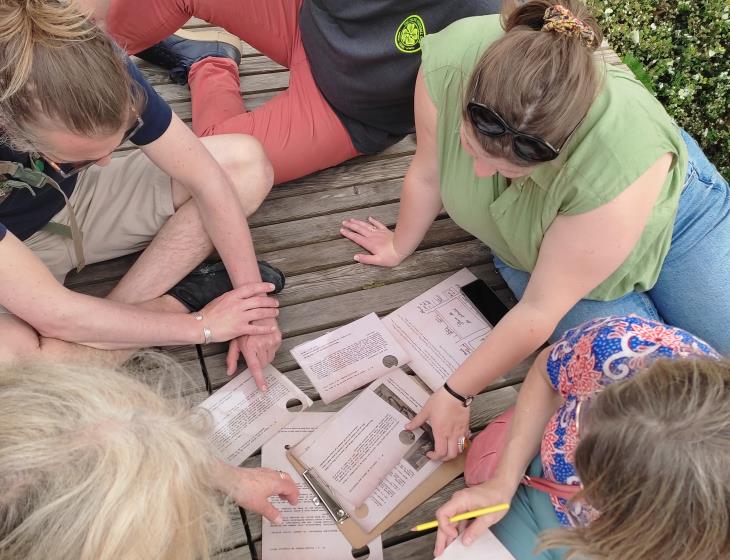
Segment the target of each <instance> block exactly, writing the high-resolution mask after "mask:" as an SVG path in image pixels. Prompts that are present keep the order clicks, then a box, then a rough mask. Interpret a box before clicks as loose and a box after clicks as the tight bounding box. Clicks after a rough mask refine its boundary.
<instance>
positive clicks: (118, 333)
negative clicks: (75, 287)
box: [0, 232, 277, 349]
mask: <svg viewBox="0 0 730 560" xmlns="http://www.w3.org/2000/svg"><path fill="white" fill-rule="evenodd" d="M0 262H3V263H12V264H7V265H5V266H2V267H0V304H1V305H3V306H4V307H6V308H7V309H8V310H9V311H10V312H11V313H13V314H14V315H16V316H17V317H19V318H20V319H22V320H24V321H25V322H27V323H28V324H29V325H31V326H32V327H33V328H34V329H35V330H37V331H38V333H39V334H40V335H41V336H45V337H47V338H56V339H59V340H65V341H67V342H75V343H78V344H84V345H87V346H93V347H96V348H103V349H112V348H113V349H122V348H139V347H141V346H164V345H172V344H199V343H202V342H203V341H204V336H203V327H207V328H209V329H210V330H211V334H212V335H213V339H214V340H215V341H225V340H230V339H231V338H233V337H236V336H240V335H241V334H245V333H249V332H262V331H263V332H266V330H267V329H269V328H270V327H263V328H262V327H257V326H254V325H251V324H250V322H251V321H252V320H256V319H260V318H264V317H270V316H273V315H275V314H276V312H277V309H276V302H275V300H273V299H272V298H264V297H251V296H254V295H256V294H258V293H260V292H259V291H260V290H271V289H273V287H271V285H270V284H251V285H248V286H244V287H241V288H239V289H238V290H236V291H233V292H229V293H228V294H226V295H224V296H221V298H219V299H218V300H215V301H213V302H211V304H209V305H208V306H206V307H205V308H204V309H203V311H202V315H203V318H204V319H203V321H198V320H196V319H195V317H194V316H192V315H189V314H187V313H164V312H158V311H147V310H145V309H142V308H140V307H137V306H133V305H127V304H123V303H119V302H115V301H111V300H107V299H101V298H96V297H91V296H88V295H85V294H79V293H77V292H73V291H71V290H69V289H67V288H65V287H64V286H62V285H61V284H59V283H58V281H57V280H56V279H55V278H54V277H53V275H52V274H51V273H50V271H49V270H48V268H46V266H45V265H44V264H43V263H42V262H41V261H40V259H38V257H36V256H35V255H34V254H33V252H32V251H31V250H30V249H28V248H27V247H26V246H25V244H23V243H22V242H21V241H20V240H18V239H17V238H16V237H15V236H14V235H12V234H11V233H9V232H8V233H7V234H6V235H5V238H4V239H2V240H1V241H0ZM266 286H269V287H268V288H267V287H266ZM269 305H271V306H270V307H269Z"/></svg>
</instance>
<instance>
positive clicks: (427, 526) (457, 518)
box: [411, 504, 509, 531]
mask: <svg viewBox="0 0 730 560" xmlns="http://www.w3.org/2000/svg"><path fill="white" fill-rule="evenodd" d="M506 509H509V504H497V505H496V506H489V507H485V508H482V509H475V510H474V511H467V512H466V513H460V514H459V515H455V516H454V517H451V518H449V521H451V522H452V523H456V522H457V521H464V520H465V519H474V518H475V517H481V516H482V515H489V514H490V513H497V512H498V511H504V510H506ZM438 526H439V522H438V521H429V522H428V523H421V524H420V525H416V526H415V527H413V528H412V529H411V531H425V530H427V529H433V528H434V527H438Z"/></svg>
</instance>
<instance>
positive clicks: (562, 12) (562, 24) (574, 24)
mask: <svg viewBox="0 0 730 560" xmlns="http://www.w3.org/2000/svg"><path fill="white" fill-rule="evenodd" d="M543 20H544V21H545V23H544V25H543V26H542V31H552V32H555V33H562V34H564V35H568V36H570V37H575V38H576V39H580V42H581V43H582V44H583V46H585V47H587V48H589V49H593V48H596V47H597V46H598V45H596V44H595V43H596V34H595V33H594V32H593V29H591V27H590V26H589V25H586V24H585V23H584V22H583V21H582V20H580V19H578V18H577V17H575V16H574V15H573V12H571V11H570V10H569V9H568V8H566V7H565V6H563V5H561V4H556V5H555V6H551V7H549V8H548V9H547V10H545V15H544V16H543Z"/></svg>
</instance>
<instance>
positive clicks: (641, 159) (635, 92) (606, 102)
mask: <svg viewBox="0 0 730 560" xmlns="http://www.w3.org/2000/svg"><path fill="white" fill-rule="evenodd" d="M598 71H599V72H603V73H604V75H603V80H602V86H601V91H600V92H599V94H598V95H597V96H596V99H595V101H594V102H593V104H592V106H591V108H590V110H589V111H588V114H587V115H586V117H585V119H584V120H583V122H582V123H581V124H580V126H579V127H578V128H577V129H576V130H575V132H574V133H573V136H572V137H571V138H570V139H569V140H568V142H567V143H566V146H565V148H564V150H563V151H564V152H565V155H563V154H561V162H560V163H561V170H560V171H561V173H560V182H561V185H562V189H564V190H565V192H564V200H563V206H562V207H561V209H560V210H561V212H563V213H568V214H577V213H582V212H586V211H588V210H591V209H592V208H595V207H596V206H599V205H601V204H605V203H606V202H609V201H610V200H613V199H614V198H615V197H616V196H618V195H619V194H620V193H621V192H623V191H624V190H625V189H626V188H628V187H629V186H630V185H632V184H633V183H634V182H635V181H636V180H637V179H638V178H639V177H640V176H641V175H643V174H644V172H646V171H647V170H648V169H649V168H650V167H651V166H652V165H653V164H654V163H656V162H657V160H658V159H659V158H660V157H661V156H662V155H664V154H667V153H669V154H671V155H672V156H673V162H672V167H671V169H670V181H671V182H672V183H673V185H674V187H675V188H676V184H679V182H680V181H681V180H683V178H684V172H685V169H686V163H687V149H686V146H685V144H684V140H683V139H682V136H681V134H680V131H679V128H678V127H677V125H676V123H675V122H674V121H673V120H672V118H671V117H670V116H669V115H668V114H667V112H666V111H665V110H664V108H663V107H662V106H661V104H660V103H659V102H658V101H657V100H656V98H654V96H653V95H652V94H651V92H649V91H648V90H647V89H646V88H645V87H644V86H643V84H641V83H640V82H639V81H638V80H636V79H635V78H634V77H633V76H631V75H630V74H628V72H626V71H624V70H622V69H620V68H616V67H613V66H610V65H606V64H603V63H600V64H599V65H598ZM545 179H546V180H549V178H548V177H546V178H545Z"/></svg>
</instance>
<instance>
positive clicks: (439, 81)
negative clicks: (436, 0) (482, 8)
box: [421, 15, 504, 102]
mask: <svg viewBox="0 0 730 560" xmlns="http://www.w3.org/2000/svg"><path fill="white" fill-rule="evenodd" d="M503 33H504V32H503V30H502V27H501V25H500V20H499V16H498V15H486V16H474V17H468V18H464V19H460V20H457V21H455V22H454V23H452V24H451V25H449V26H448V27H446V28H445V29H443V30H442V31H439V32H438V33H433V34H430V35H426V36H425V37H424V38H423V40H422V41H421V50H422V59H421V68H422V70H423V73H424V77H425V80H426V85H427V86H428V90H429V93H430V94H431V98H432V99H433V100H434V102H437V101H438V100H439V99H440V98H441V97H442V95H441V90H443V89H444V87H448V86H449V85H451V84H456V85H457V86H458V87H459V88H460V87H461V84H462V83H463V82H464V81H465V80H466V79H467V78H468V77H469V76H470V75H471V73H472V70H473V69H474V66H475V65H476V63H477V61H478V60H479V58H480V57H481V55H482V53H483V52H484V50H485V49H486V48H487V47H488V46H489V45H491V44H492V43H493V42H494V41H496V40H497V39H499V38H500V37H501V36H502V35H503Z"/></svg>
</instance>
